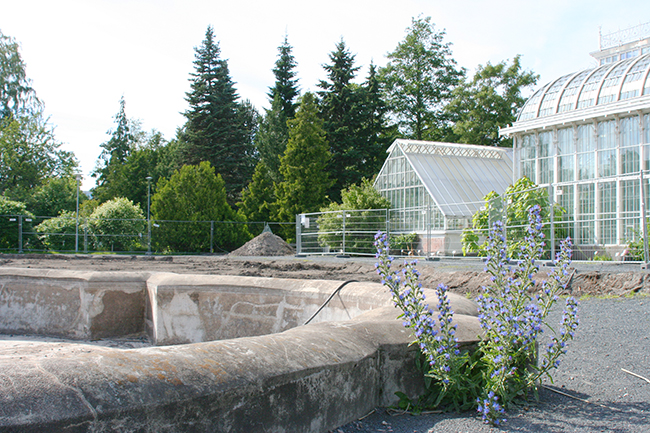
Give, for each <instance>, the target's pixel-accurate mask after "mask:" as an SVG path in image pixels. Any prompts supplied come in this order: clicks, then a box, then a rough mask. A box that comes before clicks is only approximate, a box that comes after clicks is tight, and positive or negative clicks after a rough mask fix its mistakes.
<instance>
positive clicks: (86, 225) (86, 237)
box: [84, 217, 88, 253]
mask: <svg viewBox="0 0 650 433" xmlns="http://www.w3.org/2000/svg"><path fill="white" fill-rule="evenodd" d="M87 252H88V217H86V218H84V253H87Z"/></svg>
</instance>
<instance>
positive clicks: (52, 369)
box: [0, 268, 480, 433]
mask: <svg viewBox="0 0 650 433" xmlns="http://www.w3.org/2000/svg"><path fill="white" fill-rule="evenodd" d="M48 274H49V275H48ZM47 279H50V282H49V283H48V282H47ZM269 280H270V281H269ZM193 281H194V282H195V283H196V284H191V283H192V282H193ZM138 284H140V285H141V286H145V287H146V289H145V288H144V287H143V288H140V289H138V290H136V289H135V286H137V285H138ZM339 284H340V282H324V281H321V282H307V281H297V280H273V279H262V278H252V279H242V278H239V277H212V276H208V277H199V276H193V277H186V276H177V275H174V274H146V273H142V274H133V273H131V274H129V273H124V274H119V275H117V274H115V273H70V272H64V271H58V273H57V272H52V273H49V272H47V271H39V270H31V269H30V270H21V271H17V270H13V271H12V270H8V269H6V268H4V269H0V288H1V289H0V301H1V302H0V311H3V312H7V313H8V314H9V317H11V318H12V320H13V321H12V320H8V319H2V320H3V322H2V323H3V325H2V326H3V329H6V328H7V327H11V326H14V327H15V328H16V329H19V330H21V331H23V332H27V331H29V330H30V329H39V330H45V331H47V328H46V327H47V326H48V324H49V323H53V324H54V323H56V322H57V319H56V318H57V317H59V318H68V319H70V323H69V324H66V323H59V324H58V327H57V328H56V332H57V333H59V334H61V335H66V334H69V335H72V336H73V337H75V338H79V336H80V335H91V336H92V335H97V332H99V330H102V331H101V332H107V331H106V329H109V328H110V329H111V331H110V332H115V333H117V332H118V331H119V329H118V328H119V326H117V327H116V326H114V325H107V328H106V329H104V328H102V326H100V325H101V324H104V323H106V322H110V320H108V321H107V320H106V319H105V317H107V316H106V315H107V314H109V313H110V314H115V315H116V316H114V317H119V314H122V313H123V312H122V313H120V311H119V310H120V305H123V306H125V307H124V309H125V310H129V309H131V308H135V307H136V306H138V305H140V306H141V307H138V308H141V309H142V317H144V316H145V312H144V310H145V309H146V310H147V311H148V313H146V314H147V315H148V322H151V324H152V325H151V326H153V328H152V330H151V332H152V333H153V334H154V335H159V336H160V335H161V334H162V332H163V331H160V330H161V329H164V332H167V330H168V329H171V330H173V331H174V334H173V338H180V337H179V335H185V337H183V338H190V337H191V338H195V336H194V334H193V332H195V327H203V328H204V331H203V333H204V334H203V336H204V337H205V336H209V332H211V331H208V330H209V329H210V326H206V324H207V323H208V322H209V321H206V320H205V319H204V316H202V315H204V314H205V312H206V311H210V308H208V307H210V306H212V307H214V306H215V305H220V306H222V308H213V310H212V311H219V312H230V314H231V317H236V318H238V319H239V318H241V317H243V316H241V317H240V316H237V315H238V314H241V309H239V308H240V307H239V306H238V305H239V304H238V303H237V302H236V301H235V300H234V299H236V295H238V294H241V295H243V287H250V288H251V292H252V293H253V294H254V295H251V296H252V297H251V298H246V299H248V300H247V301H246V302H247V303H252V302H251V301H252V300H254V299H253V298H255V297H257V298H256V299H258V300H259V301H260V304H259V305H264V304H263V303H262V301H265V302H268V304H269V305H276V306H277V308H275V309H273V308H271V309H270V310H269V311H270V312H274V314H269V315H270V316H273V315H274V317H275V319H274V321H272V322H273V323H274V325H270V329H272V328H273V327H274V326H278V327H281V326H291V323H292V321H295V323H297V324H299V323H302V320H303V318H304V317H305V316H309V315H311V314H309V313H305V312H299V311H297V309H298V307H295V308H296V311H294V312H291V310H292V308H293V307H292V308H288V307H287V305H294V304H296V305H299V304H300V303H303V304H304V305H305V307H304V308H305V309H306V310H309V309H311V310H313V311H316V308H318V306H319V305H320V304H321V303H322V301H323V300H325V299H326V298H327V297H328V296H329V295H330V294H331V293H332V292H333V290H335V289H336V287H338V285H339ZM218 287H219V288H220V289H217V288H218ZM145 292H146V296H145ZM215 292H220V293H221V296H222V297H215V296H216V295H215ZM21 293H22V295H21ZM134 293H139V294H140V297H139V298H138V299H139V301H137V302H136V301H134V299H135V297H134V296H133V294H134ZM73 294H74V295H73ZM64 295H65V296H64ZM66 296H67V297H66ZM337 296H338V295H337ZM427 296H428V298H429V299H431V300H432V301H433V300H434V299H435V295H433V294H432V293H428V294H427ZM292 297H295V300H294V301H291V302H290V301H289V300H290V299H293V298H292ZM231 298H232V299H231ZM62 299H67V300H69V301H70V307H66V306H65V304H64V303H63V302H60V300H62ZM146 299H151V301H150V302H148V306H147V307H146V308H145V307H144V306H145V304H147V301H146ZM174 299H178V301H174ZM335 299H336V298H335ZM109 301H110V302H109ZM127 301H128V302H127ZM181 301H182V302H181ZM129 302H130V303H129ZM256 302H257V301H256ZM292 302H293V303H292ZM283 303H284V304H286V305H284V307H282V308H280V306H281V305H283ZM337 303H338V304H337ZM387 304H390V297H389V296H388V293H387V292H386V291H385V289H384V288H383V287H382V286H380V285H378V284H371V283H358V284H355V285H353V284H350V285H348V286H346V287H345V288H344V289H342V290H341V293H340V299H338V300H336V301H335V300H334V299H333V304H332V307H331V311H327V312H325V311H324V312H325V314H324V316H323V317H321V320H323V319H326V318H327V317H338V318H345V316H348V315H349V316H353V315H355V313H356V312H360V311H363V310H364V309H365V312H362V313H360V314H357V315H356V316H354V317H353V318H351V319H350V318H348V319H346V320H340V321H336V322H335V321H323V322H320V323H312V324H309V325H306V326H297V327H294V328H291V329H288V330H285V331H283V332H279V333H275V334H269V335H261V336H251V337H244V338H236V339H225V340H220V341H211V342H202V343H194V344H181V345H175V346H166V347H147V348H141V349H129V350H124V349H117V348H109V347H101V346H95V345H90V344H85V343H83V342H78V343H43V344H35V343H32V344H29V345H22V346H21V344H20V343H17V342H14V343H13V344H12V345H10V346H8V345H6V344H4V345H3V344H0V372H1V374H0V430H1V431H8V432H14V431H15V432H42V431H48V432H58V431H61V432H91V431H92V432H112V431H123V432H130V431H142V432H214V431H219V432H255V431H267V432H297V433H299V432H326V431H328V430H330V429H332V428H335V427H337V426H340V425H343V424H345V423H347V422H349V421H351V420H354V419H357V418H359V417H360V416H363V415H365V414H366V413H368V412H369V411H370V410H372V409H373V408H375V407H377V406H388V405H390V404H394V403H395V402H396V397H395V395H394V393H395V392H396V391H402V392H405V393H407V394H408V395H411V396H413V397H415V396H417V395H418V394H419V393H421V391H422V386H423V381H422V375H421V372H420V371H418V370H417V369H416V368H415V363H414V359H415V357H416V356H417V353H418V352H417V351H416V349H415V347H414V346H409V342H410V341H411V337H410V334H409V331H408V330H406V329H405V328H403V326H402V323H401V320H396V319H395V317H397V315H398V311H397V310H396V309H395V308H394V307H392V306H385V305H387ZM87 305H89V306H91V307H92V308H91V311H90V312H89V313H87V314H85V315H84V314H83V313H82V312H81V311H80V309H81V308H82V306H87ZM255 305H257V304H255ZM172 306H174V307H173V308H172ZM452 307H453V309H454V311H456V315H455V321H456V323H457V324H458V332H457V336H458V338H459V340H460V341H461V342H463V343H464V344H473V343H475V342H476V340H477V336H478V335H479V334H480V327H479V324H478V320H477V318H476V317H475V316H474V315H475V314H476V306H475V305H474V304H473V303H472V302H470V301H468V300H467V299H464V298H462V297H457V296H452ZM68 308H70V309H71V310H73V311H75V312H74V313H70V311H68ZM194 308H196V309H194ZM249 311H251V312H253V313H254V312H255V309H254V308H251V309H250V310H249ZM287 311H289V313H287V314H286V315H285V313H284V312H287ZM171 312H174V314H176V315H179V312H188V314H187V317H188V318H190V316H191V314H190V313H192V312H193V314H198V315H199V316H200V320H196V321H195V322H186V323H185V325H184V326H176V325H175V324H172V326H171V327H167V326H168V325H167V324H164V322H165V321H166V320H169V319H168V318H166V315H167V314H171ZM279 312H283V313H282V314H280V313H279ZM464 313H466V314H464ZM39 314H43V316H44V317H45V318H46V319H47V320H45V319H43V320H40V321H39V320H37V323H38V324H37V325H34V326H33V327H32V328H30V326H29V321H30V320H31V319H30V318H38V315H39ZM57 314H59V315H58V316H57ZM468 314H473V315H468ZM129 315H130V314H129ZM129 315H127V316H129ZM253 315H254V314H253ZM208 316H210V315H209V314H208ZM206 317H207V316H206ZM71 318H74V320H72V319H71ZM195 319H196V318H195ZM61 320H62V319H61ZM210 320H216V319H210ZM231 320H234V319H231ZM144 321H145V320H144V318H143V319H142V320H141V322H142V323H144ZM156 322H163V323H156ZM237 323H240V322H237ZM269 323H271V322H269ZM66 325H69V326H67V327H66ZM166 327H167V328H166ZM212 328H213V329H217V327H216V326H213V327H212ZM130 329H136V330H137V329H139V328H138V326H135V327H132V328H130ZM180 329H185V334H183V333H182V332H180V331H179V330H180ZM256 329H257V328H256ZM84 333H85V334H84ZM165 335H167V336H169V334H165Z"/></svg>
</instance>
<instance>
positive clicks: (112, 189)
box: [93, 127, 178, 211]
mask: <svg viewBox="0 0 650 433" xmlns="http://www.w3.org/2000/svg"><path fill="white" fill-rule="evenodd" d="M134 129H135V130H136V131H135V132H136V133H137V136H138V137H139V138H138V141H137V142H134V143H132V145H133V148H132V149H131V151H130V152H129V154H128V155H127V157H126V160H125V161H124V162H123V163H120V164H111V165H110V166H108V167H107V168H106V170H105V171H104V174H105V178H104V182H103V183H102V184H101V185H98V186H97V187H96V188H95V189H94V190H93V197H94V198H96V199H97V200H99V201H100V202H103V201H106V200H110V199H112V198H115V197H124V198H128V199H129V200H131V201H132V202H133V203H135V204H138V205H139V206H140V208H141V209H142V210H144V211H146V209H147V195H148V193H149V191H148V187H151V191H150V192H151V194H153V193H154V189H153V188H154V187H155V185H156V182H157V181H158V179H160V178H162V177H167V178H168V177H169V176H171V175H172V173H173V169H174V168H175V167H176V165H177V158H178V142H177V141H173V142H170V143H168V142H166V141H165V139H164V138H163V136H162V134H161V133H160V132H158V131H155V130H154V131H151V133H149V134H147V133H144V132H142V131H140V130H139V127H135V128H134ZM147 177H151V178H152V180H151V182H150V183H148V182H147Z"/></svg>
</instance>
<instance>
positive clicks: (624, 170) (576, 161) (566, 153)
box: [500, 40, 650, 258]
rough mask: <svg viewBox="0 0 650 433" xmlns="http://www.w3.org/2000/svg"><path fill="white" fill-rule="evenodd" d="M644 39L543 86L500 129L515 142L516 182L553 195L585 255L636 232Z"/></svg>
mask: <svg viewBox="0 0 650 433" xmlns="http://www.w3.org/2000/svg"><path fill="white" fill-rule="evenodd" d="M641 42H643V43H644V44H646V45H645V46H639V45H640V44H641ZM641 42H634V43H632V44H631V46H632V49H631V48H630V47H629V46H627V47H625V46H622V47H620V51H621V52H622V53H623V54H621V55H620V58H621V59H622V60H618V61H613V59H614V57H615V56H612V55H611V53H612V49H611V48H610V49H608V50H603V54H602V55H607V57H606V58H604V60H605V61H602V59H601V63H602V64H601V65H600V66H598V67H595V68H592V69H588V70H583V71H579V72H576V73H572V74H568V75H565V76H562V77H560V78H558V79H556V80H555V81H552V82H550V83H548V84H547V85H545V86H543V87H542V88H541V89H539V90H538V91H537V92H536V93H535V94H534V95H533V96H532V97H531V98H530V99H529V100H528V101H527V102H526V104H525V105H524V107H523V108H522V110H521V111H520V113H519V116H518V119H517V121H516V122H515V123H514V124H513V125H512V126H509V127H507V128H503V129H502V130H501V131H500V133H501V134H502V135H509V136H511V137H513V142H514V149H513V150H514V161H515V164H514V167H513V168H514V178H520V177H522V176H526V177H528V178H529V179H531V180H533V181H534V182H536V183H537V184H538V185H540V186H548V187H549V188H550V189H551V190H552V191H554V198H555V200H556V202H557V203H559V204H560V205H561V206H562V208H563V209H564V211H565V212H566V214H565V216H564V220H565V221H566V229H567V231H568V234H569V235H571V236H572V237H573V238H574V239H575V242H576V245H579V246H580V248H579V251H580V252H582V253H584V256H585V257H584V258H590V257H591V256H593V253H594V252H596V251H599V250H605V251H607V252H608V253H609V254H611V255H612V256H616V255H618V254H619V253H620V254H622V253H624V251H625V249H626V246H627V245H628V244H629V242H630V241H632V240H634V239H635V238H638V237H639V236H640V233H641V229H642V225H641V224H642V223H641V221H642V220H643V216H644V212H643V211H642V209H644V208H647V204H648V194H649V193H648V190H649V189H648V174H647V170H649V169H650V163H649V161H650V149H649V147H650V53H649V47H648V46H647V44H648V42H649V40H645V41H641ZM628 45H630V44H628ZM630 53H631V54H630ZM596 54H598V53H596ZM592 55H594V54H593V53H592ZM594 56H595V57H597V58H598V56H597V55H594ZM630 56H631V57H630ZM642 192H645V193H642Z"/></svg>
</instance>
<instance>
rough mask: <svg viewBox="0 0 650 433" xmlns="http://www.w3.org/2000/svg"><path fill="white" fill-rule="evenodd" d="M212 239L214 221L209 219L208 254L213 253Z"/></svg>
mask: <svg viewBox="0 0 650 433" xmlns="http://www.w3.org/2000/svg"><path fill="white" fill-rule="evenodd" d="M213 239H214V221H210V254H212V253H214V247H213V243H212V240H213Z"/></svg>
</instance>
